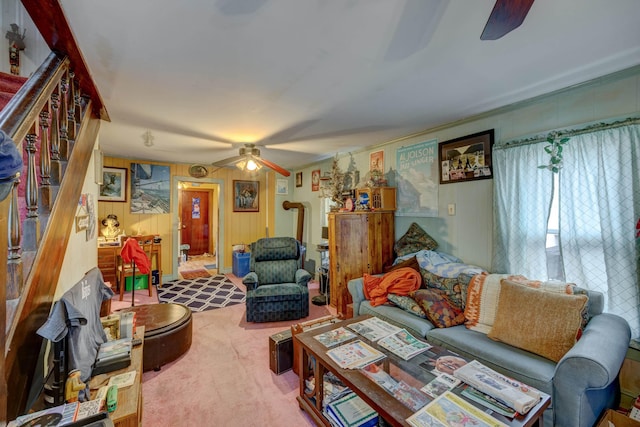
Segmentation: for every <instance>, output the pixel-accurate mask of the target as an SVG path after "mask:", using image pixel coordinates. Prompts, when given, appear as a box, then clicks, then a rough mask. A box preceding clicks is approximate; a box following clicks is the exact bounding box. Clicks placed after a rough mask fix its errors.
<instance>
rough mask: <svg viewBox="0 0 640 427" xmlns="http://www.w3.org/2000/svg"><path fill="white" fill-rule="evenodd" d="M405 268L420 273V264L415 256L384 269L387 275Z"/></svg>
mask: <svg viewBox="0 0 640 427" xmlns="http://www.w3.org/2000/svg"><path fill="white" fill-rule="evenodd" d="M405 267H408V268H413V269H414V270H415V271H417V272H418V273H420V264H418V260H417V259H416V257H415V256H412V257H411V258H409V259H406V260H404V261H401V262H399V263H397V264H394V265H389V266H385V267H383V271H384V272H385V273H388V272H390V271H393V270H397V269H399V268H405Z"/></svg>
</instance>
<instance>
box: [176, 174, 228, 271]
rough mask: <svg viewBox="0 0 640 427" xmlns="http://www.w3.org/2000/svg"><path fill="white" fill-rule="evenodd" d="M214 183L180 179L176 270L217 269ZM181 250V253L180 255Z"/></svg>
mask: <svg viewBox="0 0 640 427" xmlns="http://www.w3.org/2000/svg"><path fill="white" fill-rule="evenodd" d="M218 188H219V187H218V184H210V183H198V182H180V183H179V194H178V204H179V206H178V214H179V217H178V224H179V233H178V238H179V246H180V255H181V259H180V262H179V265H178V273H182V272H185V271H194V270H201V269H206V270H207V271H209V273H211V274H216V273H217V272H218V262H217V261H218V257H217V253H218V250H217V245H218V230H219V216H218V195H219V191H218ZM182 254H184V257H182Z"/></svg>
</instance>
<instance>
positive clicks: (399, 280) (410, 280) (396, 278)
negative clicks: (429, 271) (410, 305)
mask: <svg viewBox="0 0 640 427" xmlns="http://www.w3.org/2000/svg"><path fill="white" fill-rule="evenodd" d="M363 281H364V296H365V297H366V298H367V299H368V300H369V301H370V302H371V305H372V306H376V305H382V304H384V303H385V302H387V294H389V293H393V294H396V295H408V294H409V292H412V291H415V290H417V289H419V288H420V284H421V283H422V276H420V273H418V272H417V271H416V270H414V269H413V268H409V267H406V268H398V269H397V270H393V271H391V272H389V273H387V274H385V275H384V276H381V277H375V276H371V275H369V274H366V273H365V275H364V276H363Z"/></svg>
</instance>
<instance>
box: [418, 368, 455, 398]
mask: <svg viewBox="0 0 640 427" xmlns="http://www.w3.org/2000/svg"><path fill="white" fill-rule="evenodd" d="M460 382H461V381H460V380H459V379H457V378H456V377H454V376H451V375H449V374H445V373H441V374H439V375H438V376H436V377H435V378H434V379H433V380H431V382H429V383H428V384H426V385H425V386H424V387H422V388H421V389H420V390H421V391H423V392H425V393H426V394H428V395H429V396H431V397H432V398H434V399H435V398H436V397H438V396H440V395H441V394H443V393H444V392H445V391H449V390H451V389H452V388H454V387H455V386H457V385H458V384H460Z"/></svg>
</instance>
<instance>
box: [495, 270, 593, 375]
mask: <svg viewBox="0 0 640 427" xmlns="http://www.w3.org/2000/svg"><path fill="white" fill-rule="evenodd" d="M587 299H588V298H587V296H586V295H568V294H564V293H556V292H544V291H541V290H539V289H535V288H530V287H527V286H522V285H519V284H517V283H514V282H511V281H508V280H505V281H503V283H502V286H501V288H500V301H499V303H498V310H497V312H496V319H495V323H494V324H493V327H492V328H491V331H490V332H489V334H488V337H489V338H491V339H494V340H496V341H502V342H504V343H506V344H509V345H512V346H514V347H518V348H521V349H523V350H527V351H530V352H532V353H535V354H539V355H540V356H542V357H545V358H547V359H550V360H553V361H554V362H558V361H559V360H560V359H561V358H562V356H564V355H565V353H566V352H567V351H569V350H570V349H571V347H573V346H574V344H575V343H576V341H577V339H578V337H579V334H580V325H581V322H582V316H581V312H582V310H583V309H584V307H585V305H586V304H587Z"/></svg>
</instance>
